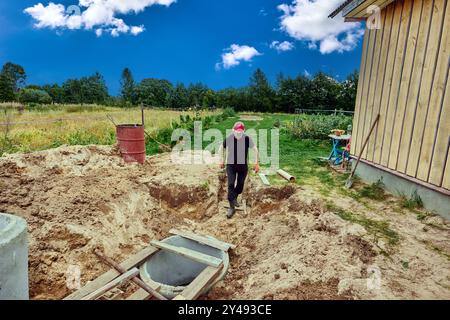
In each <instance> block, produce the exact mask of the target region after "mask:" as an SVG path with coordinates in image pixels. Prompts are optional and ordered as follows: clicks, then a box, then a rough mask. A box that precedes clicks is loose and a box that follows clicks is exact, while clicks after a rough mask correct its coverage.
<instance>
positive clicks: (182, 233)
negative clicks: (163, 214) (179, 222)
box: [169, 229, 236, 251]
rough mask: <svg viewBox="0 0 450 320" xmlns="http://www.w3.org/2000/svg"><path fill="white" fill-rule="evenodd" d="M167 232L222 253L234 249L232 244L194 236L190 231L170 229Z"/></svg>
mask: <svg viewBox="0 0 450 320" xmlns="http://www.w3.org/2000/svg"><path fill="white" fill-rule="evenodd" d="M169 232H170V233H171V234H175V235H178V236H181V237H183V238H186V239H190V240H193V241H196V242H198V243H201V244H205V245H207V246H210V247H213V248H216V249H219V250H222V251H228V250H229V249H235V248H236V246H235V245H234V244H231V243H227V242H223V241H220V240H217V239H215V238H212V237H205V236H201V235H198V234H195V233H193V232H190V231H181V230H177V229H171V230H170V231H169Z"/></svg>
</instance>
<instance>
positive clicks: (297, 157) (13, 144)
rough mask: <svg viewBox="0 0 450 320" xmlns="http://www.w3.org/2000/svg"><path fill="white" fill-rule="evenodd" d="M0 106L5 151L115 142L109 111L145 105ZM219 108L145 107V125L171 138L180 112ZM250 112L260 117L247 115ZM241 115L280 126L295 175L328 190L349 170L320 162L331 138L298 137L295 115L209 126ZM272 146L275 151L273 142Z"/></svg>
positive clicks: (124, 114) (255, 125)
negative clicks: (335, 169)
mask: <svg viewBox="0 0 450 320" xmlns="http://www.w3.org/2000/svg"><path fill="white" fill-rule="evenodd" d="M0 108H1V109H0V110H1V112H0V155H1V154H4V153H16V152H32V151H38V150H45V149H49V148H55V147H58V146H61V145H88V144H101V145H111V144H114V143H115V142H116V137H115V128H114V126H113V124H112V123H111V122H110V121H109V120H108V119H107V117H106V115H111V116H112V118H113V119H114V121H115V122H116V123H140V121H141V111H140V109H138V108H134V109H120V108H112V107H106V106H97V105H84V106H80V105H68V106H64V107H62V106H57V107H42V108H39V109H37V110H32V111H31V110H24V111H22V112H19V111H18V110H17V106H13V107H10V106H9V105H0ZM219 113H220V111H216V112H210V111H202V112H200V113H199V114H196V113H195V112H193V111H192V112H179V111H168V110H155V109H151V110H146V112H145V123H146V130H147V131H148V132H149V133H151V134H152V135H153V136H154V137H155V138H157V140H159V141H161V142H163V143H167V144H170V134H171V131H172V130H171V129H170V127H171V122H172V121H179V120H180V115H183V116H187V115H189V117H190V118H193V117H194V116H196V115H197V116H200V117H202V118H204V117H206V116H212V115H217V114H219ZM246 116H250V117H254V118H255V119H257V120H252V121H250V120H246ZM241 117H243V119H244V120H243V122H244V123H245V125H246V128H247V129H255V130H258V129H272V128H275V127H279V128H280V167H281V168H283V169H284V170H286V171H288V172H289V173H291V174H292V175H294V176H296V177H297V178H298V183H299V184H310V185H320V186H321V189H322V190H323V192H327V191H328V190H329V189H330V188H334V187H335V186H336V185H341V184H343V181H345V178H346V176H345V175H344V176H342V175H335V174H334V173H332V172H331V171H330V170H328V169H327V168H326V166H324V165H322V164H320V163H318V158H319V157H324V156H327V155H328V153H329V151H330V147H331V146H330V142H329V141H327V140H317V139H301V138H299V137H298V136H297V137H294V136H293V135H292V134H291V132H290V131H289V130H288V129H287V127H288V126H289V124H291V123H293V121H294V119H295V115H289V114H257V113H251V114H241V115H236V116H235V117H229V118H227V119H225V120H223V119H221V118H219V120H217V119H216V120H215V121H214V120H213V122H212V123H211V125H210V126H209V127H210V128H216V129H219V130H220V131H221V132H222V133H223V135H224V136H225V133H226V130H227V129H230V128H232V127H233V124H234V123H235V122H236V121H238V120H240V119H241ZM344 129H345V128H344ZM161 135H162V136H161ZM269 136H270V134H269ZM207 144H209V142H205V143H204V146H206V145H207ZM157 152H160V149H159V147H158V144H157V143H155V142H154V141H152V140H149V139H147V154H149V155H150V154H155V153H157ZM268 152H269V155H270V153H271V150H270V143H269V151H268ZM263 169H264V167H263ZM270 180H271V182H272V183H274V184H277V183H283V180H282V179H281V178H279V177H277V176H271V177H270Z"/></svg>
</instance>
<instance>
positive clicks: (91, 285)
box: [64, 246, 159, 300]
mask: <svg viewBox="0 0 450 320" xmlns="http://www.w3.org/2000/svg"><path fill="white" fill-rule="evenodd" d="M158 250H159V249H157V248H154V247H152V246H149V247H147V248H145V249H143V250H141V251H139V252H138V253H136V254H135V255H133V256H132V257H130V258H128V259H127V260H125V261H124V262H123V263H121V264H120V266H121V267H122V268H124V269H126V270H129V269H132V268H134V267H137V266H139V265H140V264H141V263H142V262H143V261H145V260H146V259H147V258H148V257H150V256H151V255H152V254H154V253H155V252H157V251H158ZM118 276H120V272H118V271H117V270H115V269H111V270H109V271H107V272H105V273H104V274H102V275H101V276H100V277H98V278H97V279H95V280H93V281H90V282H88V283H87V284H86V285H85V286H84V287H82V288H81V289H79V290H78V291H75V292H74V293H72V294H70V295H68V296H67V297H65V298H64V300H80V299H81V298H83V297H84V296H86V295H88V294H89V293H91V292H93V291H95V290H97V289H98V288H100V287H102V286H104V285H105V284H107V283H108V282H110V281H112V280H114V279H115V278H117V277H118Z"/></svg>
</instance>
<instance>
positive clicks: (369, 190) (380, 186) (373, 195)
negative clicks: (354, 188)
mask: <svg viewBox="0 0 450 320" xmlns="http://www.w3.org/2000/svg"><path fill="white" fill-rule="evenodd" d="M384 187H385V186H384V183H383V180H382V179H380V180H378V181H377V182H375V183H372V184H370V185H366V186H364V187H363V188H362V189H361V190H360V191H359V192H358V193H359V195H360V196H361V197H365V198H369V199H373V200H378V201H381V200H385V199H386V193H385V191H384Z"/></svg>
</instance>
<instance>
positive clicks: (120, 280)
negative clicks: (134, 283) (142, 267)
mask: <svg viewBox="0 0 450 320" xmlns="http://www.w3.org/2000/svg"><path fill="white" fill-rule="evenodd" d="M138 274H139V270H138V269H137V268H133V269H131V270H129V271H127V272H125V273H124V274H122V275H121V276H119V277H117V278H115V279H114V280H113V281H111V282H109V283H107V284H105V285H104V286H102V287H100V288H98V289H97V290H95V291H94V292H92V293H90V294H88V295H86V296H84V297H83V298H82V299H81V300H95V299H97V298H99V297H101V296H102V295H104V294H105V293H106V292H108V291H109V290H111V289H113V288H115V287H118V286H120V285H122V284H124V283H126V282H127V281H129V280H130V279H131V278H134V277H136V276H137V275H138Z"/></svg>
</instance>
